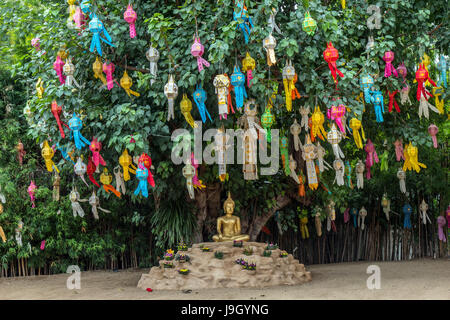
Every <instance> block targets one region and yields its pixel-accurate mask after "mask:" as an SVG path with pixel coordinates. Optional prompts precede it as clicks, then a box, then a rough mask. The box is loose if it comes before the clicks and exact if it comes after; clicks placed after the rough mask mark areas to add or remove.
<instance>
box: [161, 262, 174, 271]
mask: <svg viewBox="0 0 450 320" xmlns="http://www.w3.org/2000/svg"><path fill="white" fill-rule="evenodd" d="M163 266H164V268H169V269H170V268H173V262H172V261H165V262H164V264H163Z"/></svg>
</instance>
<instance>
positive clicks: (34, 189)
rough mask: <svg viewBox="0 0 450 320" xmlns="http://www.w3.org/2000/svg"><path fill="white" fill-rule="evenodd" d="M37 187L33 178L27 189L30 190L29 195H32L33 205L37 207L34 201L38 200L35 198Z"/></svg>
mask: <svg viewBox="0 0 450 320" xmlns="http://www.w3.org/2000/svg"><path fill="white" fill-rule="evenodd" d="M36 189H37V186H36V185H35V184H34V181H33V180H31V182H30V185H29V186H28V189H27V191H28V195H29V196H30V200H31V203H32V206H31V207H32V208H35V207H36V204H35V203H34V201H35V200H36V198H35V192H36Z"/></svg>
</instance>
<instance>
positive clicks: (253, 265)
mask: <svg viewBox="0 0 450 320" xmlns="http://www.w3.org/2000/svg"><path fill="white" fill-rule="evenodd" d="M244 269H246V270H250V271H254V270H256V263H254V262H252V263H247V264H246V265H245V266H244Z"/></svg>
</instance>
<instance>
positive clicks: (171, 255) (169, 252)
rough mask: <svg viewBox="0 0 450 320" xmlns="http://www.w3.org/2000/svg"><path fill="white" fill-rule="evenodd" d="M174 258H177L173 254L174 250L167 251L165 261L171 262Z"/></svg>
mask: <svg viewBox="0 0 450 320" xmlns="http://www.w3.org/2000/svg"><path fill="white" fill-rule="evenodd" d="M174 257H175V256H174V253H173V250H172V249H169V250H167V251H166V253H164V260H168V261H170V260H173V258H174Z"/></svg>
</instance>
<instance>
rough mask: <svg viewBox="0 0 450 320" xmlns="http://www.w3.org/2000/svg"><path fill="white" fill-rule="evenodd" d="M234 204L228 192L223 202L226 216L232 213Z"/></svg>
mask: <svg viewBox="0 0 450 320" xmlns="http://www.w3.org/2000/svg"><path fill="white" fill-rule="evenodd" d="M234 206H235V204H234V200H233V199H231V194H230V192H228V198H227V200H225V202H224V203H223V211H224V212H225V214H226V215H227V216H231V215H232V214H233V211H234Z"/></svg>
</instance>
